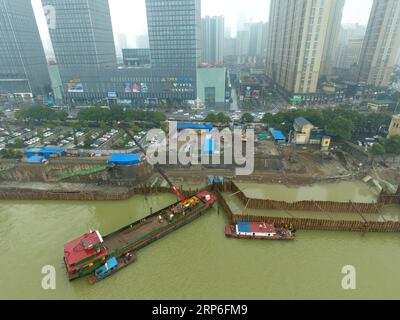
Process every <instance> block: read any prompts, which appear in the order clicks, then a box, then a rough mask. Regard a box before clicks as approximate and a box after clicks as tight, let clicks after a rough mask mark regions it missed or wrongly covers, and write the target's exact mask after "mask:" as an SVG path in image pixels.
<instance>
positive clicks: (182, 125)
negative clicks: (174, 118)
mask: <svg viewBox="0 0 400 320" xmlns="http://www.w3.org/2000/svg"><path fill="white" fill-rule="evenodd" d="M177 127H178V130H185V129H192V130H207V131H211V130H212V129H213V128H214V127H213V125H212V124H201V123H183V122H182V123H178V124H177Z"/></svg>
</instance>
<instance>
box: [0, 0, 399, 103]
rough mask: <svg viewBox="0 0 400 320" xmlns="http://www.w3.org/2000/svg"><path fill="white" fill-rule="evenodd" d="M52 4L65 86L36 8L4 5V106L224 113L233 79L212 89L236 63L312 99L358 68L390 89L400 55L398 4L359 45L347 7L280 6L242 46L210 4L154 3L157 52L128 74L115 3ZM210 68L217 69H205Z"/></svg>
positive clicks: (150, 8) (138, 53) (45, 0)
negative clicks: (37, 103) (59, 102)
mask: <svg viewBox="0 0 400 320" xmlns="http://www.w3.org/2000/svg"><path fill="white" fill-rule="evenodd" d="M42 4H43V6H44V8H45V11H46V13H47V18H48V20H49V21H48V22H49V32H50V38H51V42H52V46H53V49H54V54H55V57H56V60H57V68H58V71H59V77H57V75H56V74H55V73H56V72H55V70H53V69H55V68H54V67H52V68H51V69H52V71H53V72H50V75H51V78H52V79H53V83H54V79H55V78H57V79H58V80H59V81H57V83H58V85H57V86H54V84H53V88H51V84H50V83H51V81H50V76H49V68H48V65H47V63H46V58H45V54H44V50H43V46H42V43H41V40H40V35H39V31H38V27H37V25H36V20H35V16H34V13H33V9H32V5H31V0H0V25H1V26H2V31H1V33H0V100H1V99H2V98H4V97H7V95H9V94H13V95H14V96H26V95H28V96H29V95H44V96H46V95H47V94H48V93H49V92H50V91H51V89H53V91H59V92H61V93H62V94H63V98H64V99H65V100H66V102H67V103H70V104H74V103H76V104H78V103H85V104H90V103H93V102H99V101H102V100H108V102H114V101H117V100H120V101H128V102H130V103H131V104H133V105H142V104H145V103H147V104H160V103H161V104H164V103H165V104H170V103H175V102H176V103H181V102H182V101H186V100H191V101H194V100H196V99H197V98H198V97H202V98H201V100H202V101H203V102H205V101H208V102H209V104H210V105H213V104H214V105H215V104H219V105H223V104H224V102H225V101H226V100H225V99H227V98H229V94H227V93H226V92H225V94H223V93H220V94H217V92H223V91H224V90H221V88H220V87H218V88H217V87H214V84H215V83H218V84H219V85H220V86H221V83H222V82H223V81H225V80H222V81H219V80H218V81H214V80H215V79H212V80H213V81H212V82H214V84H210V83H207V81H206V80H207V79H206V75H207V74H213V75H214V76H215V75H216V74H218V76H219V77H220V78H219V79H222V78H224V79H225V74H226V70H225V69H224V68H219V67H221V66H222V65H223V64H224V59H226V57H227V56H234V57H237V58H239V59H240V57H249V56H253V57H259V58H261V59H260V60H261V61H262V62H263V63H265V65H266V75H267V76H268V77H269V78H270V79H271V80H272V81H273V82H274V83H275V84H276V85H277V87H278V88H280V89H281V90H282V92H284V93H285V94H288V95H289V96H291V97H292V98H296V97H298V98H299V99H300V100H301V99H303V100H304V99H307V98H309V97H310V96H315V94H316V93H317V92H318V88H319V83H320V80H321V78H323V77H326V78H327V79H330V78H331V77H333V76H334V74H335V72H336V73H337V71H338V70H339V72H340V70H341V67H343V69H345V70H349V68H350V74H351V75H352V76H353V77H354V78H356V79H355V80H356V81H357V82H365V83H368V84H369V85H371V86H373V87H386V86H388V84H389V83H390V78H391V75H392V73H393V71H394V68H395V65H396V63H397V59H398V57H399V52H400V2H399V1H398V0H384V1H383V0H375V1H374V4H373V8H372V12H371V16H370V20H369V24H368V27H367V29H366V30H365V35H361V34H360V36H359V37H358V38H354V36H351V37H350V36H348V35H347V36H346V34H343V32H340V30H341V28H342V27H341V21H342V13H343V8H344V4H345V0H335V1H327V0H272V1H271V8H270V19H269V22H268V24H265V23H252V24H245V25H244V27H243V28H241V29H240V30H239V31H238V34H237V37H236V38H235V39H232V38H229V37H226V35H225V27H224V18H223V17H206V18H204V19H203V20H202V19H201V0H168V1H165V0H146V10H147V23H148V39H149V48H148V49H145V48H144V49H125V50H123V61H124V64H123V66H121V65H119V64H118V61H117V57H116V50H115V44H114V36H113V31H112V23H111V15H110V8H109V3H108V0H73V1H72V0H71V1H64V0H42ZM343 39H345V40H343ZM119 42H120V43H123V42H126V41H124V39H119ZM121 46H126V44H122V45H121ZM354 61H356V62H354ZM253 62H254V61H253ZM199 66H200V68H199ZM210 66H211V67H212V68H216V70H212V71H205V70H204V69H205V68H209V67H210ZM199 74H201V75H199ZM201 76H203V79H202V80H201V81H199V78H200V77H201Z"/></svg>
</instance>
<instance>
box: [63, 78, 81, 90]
mask: <svg viewBox="0 0 400 320" xmlns="http://www.w3.org/2000/svg"><path fill="white" fill-rule="evenodd" d="M67 90H68V92H83V84H82V82H81V80H80V79H71V80H69V81H68V83H67Z"/></svg>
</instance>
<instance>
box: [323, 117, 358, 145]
mask: <svg viewBox="0 0 400 320" xmlns="http://www.w3.org/2000/svg"><path fill="white" fill-rule="evenodd" d="M352 131H353V122H352V121H351V120H348V119H346V118H344V117H342V116H338V117H336V118H334V119H332V121H331V122H330V123H329V124H328V125H327V126H326V133H327V134H329V135H331V136H333V137H335V138H342V139H351V137H352Z"/></svg>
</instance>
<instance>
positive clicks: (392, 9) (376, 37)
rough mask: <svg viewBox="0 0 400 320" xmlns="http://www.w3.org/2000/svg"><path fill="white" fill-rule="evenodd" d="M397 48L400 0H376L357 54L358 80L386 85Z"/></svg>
mask: <svg viewBox="0 0 400 320" xmlns="http://www.w3.org/2000/svg"><path fill="white" fill-rule="evenodd" d="M399 52H400V1H399V0H385V1H382V0H375V1H374V4H373V6H372V12H371V16H370V18H369V23H368V28H367V32H366V34H365V39H364V45H363V48H362V52H361V58H360V74H359V81H361V82H367V83H368V84H370V85H372V86H375V87H387V86H388V85H389V83H390V79H391V76H392V73H393V71H394V70H395V66H396V63H397V59H398V56H399Z"/></svg>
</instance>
